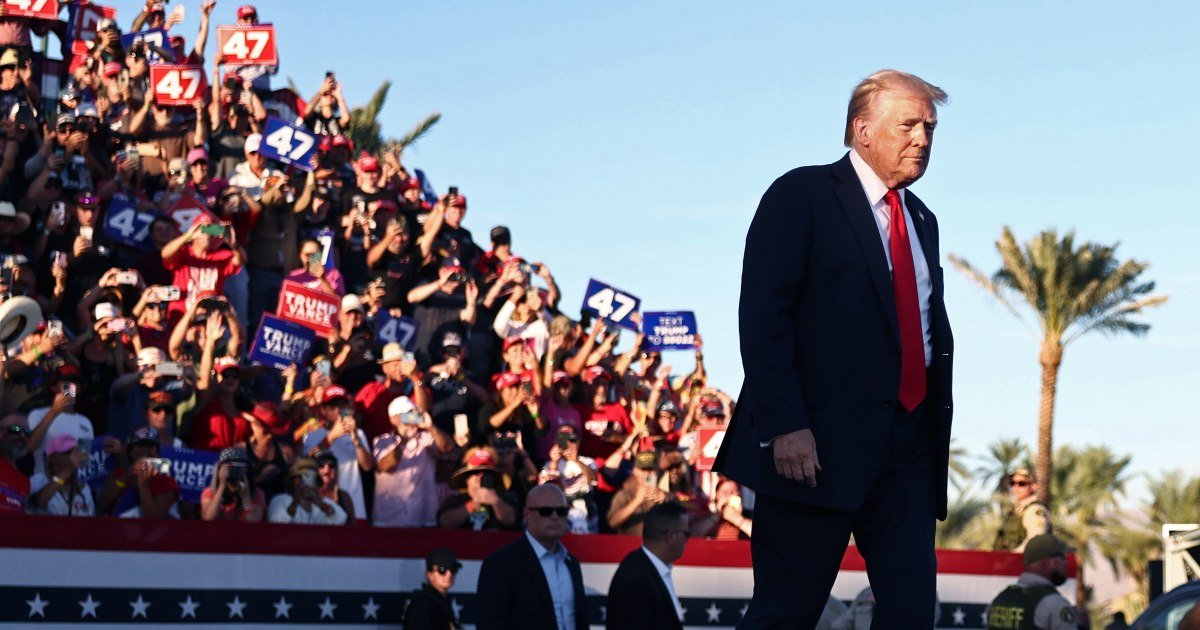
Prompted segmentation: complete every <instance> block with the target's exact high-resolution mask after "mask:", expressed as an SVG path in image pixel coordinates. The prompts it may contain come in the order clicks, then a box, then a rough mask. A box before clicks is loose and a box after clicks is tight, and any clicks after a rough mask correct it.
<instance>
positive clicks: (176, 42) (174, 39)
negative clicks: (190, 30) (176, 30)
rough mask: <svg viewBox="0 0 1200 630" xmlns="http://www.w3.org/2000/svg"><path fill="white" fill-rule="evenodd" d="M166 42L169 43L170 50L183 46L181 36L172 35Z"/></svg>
mask: <svg viewBox="0 0 1200 630" xmlns="http://www.w3.org/2000/svg"><path fill="white" fill-rule="evenodd" d="M167 41H169V42H171V47H172V48H174V47H175V46H183V44H184V39H183V36H182V35H172V36H171V39H169V40H167Z"/></svg>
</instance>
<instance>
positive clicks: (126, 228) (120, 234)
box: [104, 195, 158, 251]
mask: <svg viewBox="0 0 1200 630" xmlns="http://www.w3.org/2000/svg"><path fill="white" fill-rule="evenodd" d="M157 216H158V215H157V214H155V213H153V212H144V211H142V210H138V209H137V208H136V207H135V206H134V205H133V204H131V203H129V200H128V199H126V198H125V197H122V196H120V195H116V196H114V197H113V198H112V201H111V202H109V204H108V211H107V212H105V213H104V233H105V234H107V235H108V237H109V238H110V239H112V240H113V241H114V242H117V243H120V244H122V245H127V246H129V247H134V248H137V249H140V250H144V251H149V250H152V249H155V247H154V244H153V243H152V242H151V241H150V224H151V223H153V222H154V219H155V217H157Z"/></svg>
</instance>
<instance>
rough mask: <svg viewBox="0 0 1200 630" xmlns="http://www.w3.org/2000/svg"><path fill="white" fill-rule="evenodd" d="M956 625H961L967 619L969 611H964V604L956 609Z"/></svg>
mask: <svg viewBox="0 0 1200 630" xmlns="http://www.w3.org/2000/svg"><path fill="white" fill-rule="evenodd" d="M953 614H954V625H956V626H961V625H963V624H964V623H966V621H967V613H965V612H963V609H962V606H959V607H958V608H955V609H954V613H953Z"/></svg>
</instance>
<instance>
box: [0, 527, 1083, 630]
mask: <svg viewBox="0 0 1200 630" xmlns="http://www.w3.org/2000/svg"><path fill="white" fill-rule="evenodd" d="M517 535H518V534H517V533H516V532H470V531H458V530H440V529H388V528H373V527H334V526H326V527H321V526H307V525H274V524H267V523H257V524H248V523H206V522H200V521H170V520H158V521H150V520H139V519H116V518H65V517H46V516H24V517H0V567H4V569H3V570H2V571H0V625H9V624H20V625H24V624H29V623H46V624H51V625H54V626H58V627H61V626H63V625H76V624H82V625H87V624H95V623H108V624H121V625H124V624H132V623H150V624H168V623H201V624H214V625H220V624H232V625H251V624H266V623H282V622H287V623H290V624H306V623H309V624H319V623H323V624H328V623H331V622H332V623H335V624H339V625H342V624H354V625H355V626H356V627H396V626H397V624H399V623H400V620H401V618H402V615H403V609H404V605H405V603H406V601H407V597H406V596H407V594H408V593H410V592H411V591H413V590H414V589H416V588H418V587H419V586H420V585H421V583H422V582H423V581H424V571H425V567H424V560H423V558H424V556H425V555H426V554H427V553H428V552H429V551H430V550H431V549H434V548H436V547H442V546H445V547H450V548H451V549H453V550H454V551H455V553H456V554H457V555H458V557H459V558H460V559H461V560H462V562H463V565H464V566H463V570H462V572H461V573H460V574H459V576H458V580H457V583H456V584H455V586H454V589H453V590H452V592H451V596H452V603H453V606H454V607H455V609H456V610H457V611H459V613H460V614H461V617H462V620H463V622H464V623H465V624H467V625H468V626H469V625H471V624H473V623H474V621H475V620H476V619H477V618H479V616H480V615H484V614H487V612H486V611H480V610H477V609H476V608H475V607H474V603H475V597H474V591H475V584H476V580H477V578H478V576H479V568H480V564H481V562H482V560H483V558H484V557H486V556H487V554H489V553H490V552H492V551H493V550H495V549H497V548H499V547H501V546H502V545H504V544H506V543H508V542H510V541H511V540H513V539H514V538H515V537H516V536H517ZM564 544H566V546H567V548H568V549H569V550H570V552H571V553H572V554H574V555H575V557H576V558H578V559H579V561H580V562H581V564H582V567H583V579H584V586H585V589H586V591H587V593H588V602H587V609H588V615H589V621H590V622H591V624H592V626H593V627H602V626H603V619H604V614H605V609H604V608H605V599H604V594H605V593H606V592H607V590H608V584H609V581H610V579H611V578H612V575H613V573H614V572H615V571H616V568H617V564H618V563H619V562H620V561H621V559H622V558H623V557H624V556H625V555H626V554H627V553H629V552H630V551H632V550H634V549H636V548H637V547H638V545H639V544H640V541H639V539H637V538H634V537H630V536H614V535H590V536H567V537H566V538H565V539H564ZM1021 566H1022V565H1021V558H1020V556H1019V555H1017V554H1008V553H995V552H981V551H949V550H941V551H938V595H939V599H940V619H941V621H940V624H939V627H942V628H982V627H983V626H984V614H985V610H986V606H987V603H988V602H989V601H990V600H991V599H992V598H993V597H994V596H995V595H996V594H997V593H998V592H999V591H1000V590H1001V589H1003V588H1004V586H1006V585H1007V584H1009V583H1011V582H1012V581H1013V580H1014V579H1015V577H1016V576H1017V575H1018V574H1020V572H1021ZM750 567H751V564H750V545H749V543H748V542H717V541H711V540H692V541H689V542H688V546H687V552H686V554H685V555H684V557H683V558H682V559H681V560H680V561H679V562H677V563H676V564H675V568H674V570H673V572H672V575H673V576H674V580H675V587H676V590H677V592H678V593H679V596H680V598H681V600H682V603H683V607H684V608H685V609H686V613H685V616H684V620H685V625H687V626H689V627H732V626H734V625H735V624H736V623H737V621H738V619H740V618H741V615H742V613H743V611H744V610H745V608H746V605H747V603H748V601H749V597H750V595H751V591H752V585H753V579H752V574H751V568H750ZM1073 571H1074V560H1072V573H1073ZM514 579H518V576H514ZM1073 583H1074V582H1073V581H1070V582H1068V584H1067V585H1065V586H1064V587H1063V588H1064V591H1066V590H1070V589H1072V588H1073V587H1072V584H1073ZM866 585H867V575H866V572H865V565H864V563H863V559H862V557H861V556H860V555H859V554H858V552H857V550H856V549H855V548H854V547H850V548H848V549H847V551H846V556H845V558H844V559H843V560H842V571H841V573H840V575H839V576H838V579H837V583H836V585H835V587H834V591H833V595H834V596H835V597H837V598H839V599H842V600H844V601H849V600H852V599H853V598H854V597H855V596H856V595H857V594H858V593H859V591H860V590H862V589H863V588H864V587H865V586H866Z"/></svg>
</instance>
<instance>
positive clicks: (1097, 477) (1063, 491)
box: [1039, 446, 1131, 606]
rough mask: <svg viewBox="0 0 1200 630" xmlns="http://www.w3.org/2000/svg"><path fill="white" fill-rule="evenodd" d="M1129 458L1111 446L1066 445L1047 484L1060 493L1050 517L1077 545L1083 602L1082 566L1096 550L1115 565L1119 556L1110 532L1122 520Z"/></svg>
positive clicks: (1080, 602) (1057, 531) (1081, 602)
mask: <svg viewBox="0 0 1200 630" xmlns="http://www.w3.org/2000/svg"><path fill="white" fill-rule="evenodd" d="M1130 460H1131V457H1130V456H1129V455H1123V456H1118V455H1116V454H1115V453H1113V452H1112V450H1111V449H1109V448H1108V447H1107V446H1085V447H1083V448H1082V449H1076V448H1073V447H1070V446H1063V447H1060V448H1059V449H1058V452H1057V453H1056V454H1055V461H1056V466H1055V468H1054V476H1053V477H1051V478H1050V483H1049V484H1046V485H1049V486H1051V487H1052V488H1053V491H1054V493H1053V494H1054V496H1056V497H1058V501H1057V502H1055V504H1054V508H1053V509H1052V510H1051V517H1050V520H1051V523H1053V526H1054V531H1055V534H1056V535H1057V536H1059V537H1060V538H1062V539H1064V540H1065V541H1067V542H1068V543H1069V544H1071V545H1072V546H1073V547H1075V548H1076V549H1077V550H1078V553H1079V567H1078V575H1077V585H1078V588H1077V590H1076V604H1077V605H1079V606H1084V605H1085V604H1086V602H1087V597H1088V595H1087V593H1088V590H1087V582H1086V576H1085V575H1084V565H1086V564H1087V562H1088V561H1089V560H1090V559H1092V558H1093V557H1094V554H1096V553H1100V555H1101V556H1102V557H1103V558H1104V559H1106V560H1108V561H1109V562H1110V563H1112V564H1114V565H1115V564H1116V563H1117V561H1118V559H1117V556H1116V554H1117V553H1118V550H1117V548H1116V546H1117V543H1118V541H1116V540H1113V539H1112V538H1111V536H1110V534H1111V532H1113V531H1116V530H1117V529H1118V528H1119V526H1120V524H1121V521H1120V515H1119V513H1118V511H1117V502H1118V500H1119V499H1120V498H1122V497H1123V496H1124V494H1125V484H1126V483H1127V482H1128V481H1129V478H1128V477H1127V476H1126V468H1128V467H1129V462H1130ZM1041 485H1042V484H1039V487H1040V486H1041Z"/></svg>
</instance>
